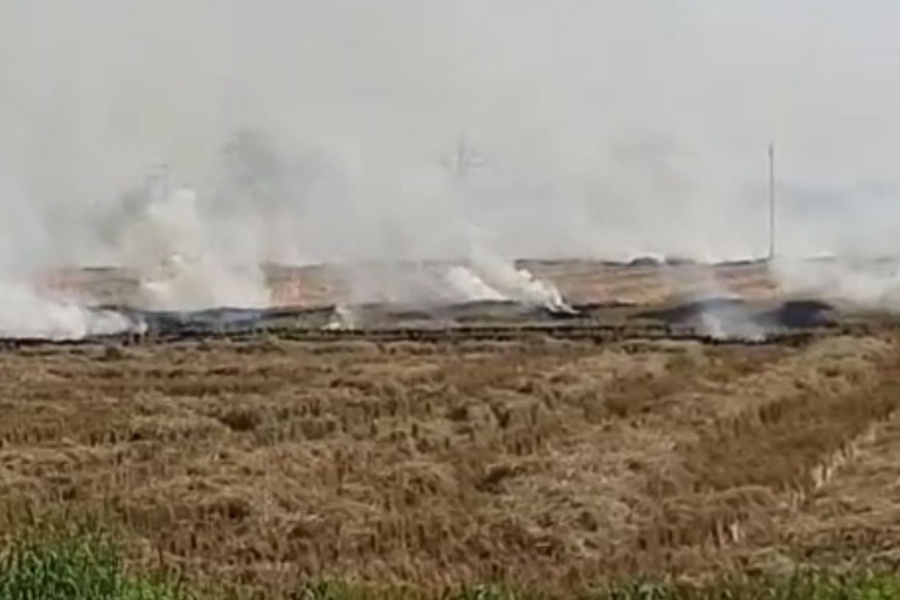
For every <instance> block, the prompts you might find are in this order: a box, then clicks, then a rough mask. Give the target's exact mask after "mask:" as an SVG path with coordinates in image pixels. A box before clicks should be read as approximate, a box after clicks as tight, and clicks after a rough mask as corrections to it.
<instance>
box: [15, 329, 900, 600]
mask: <svg viewBox="0 0 900 600" xmlns="http://www.w3.org/2000/svg"><path fill="white" fill-rule="evenodd" d="M898 344H900V340H898V339H895V338H893V337H890V336H888V334H885V335H884V336H881V337H835V338H820V339H818V340H816V341H813V342H811V344H810V345H807V346H803V347H789V346H783V347H776V346H759V347H745V348H741V347H712V346H710V347H706V346H701V345H699V344H696V343H691V342H684V343H674V342H658V343H651V342H642V343H628V344H617V345H608V346H599V347H598V346H596V345H593V344H589V343H583V344H582V343H575V342H550V341H537V340H530V341H529V340H522V341H519V342H508V343H502V344H500V343H495V344H492V343H484V342H481V343H477V344H476V343H455V344H451V343H447V344H422V345H418V344H415V343H402V344H400V343H398V344H377V345H376V344H367V343H355V344H338V343H334V344H319V345H304V344H300V343H290V342H271V341H270V342H259V343H246V344H236V343H231V344H229V343H216V344H211V343H205V344H199V345H181V346H159V347H154V346H147V347H129V348H121V349H116V350H110V349H105V348H102V347H97V348H87V349H82V350H72V351H66V352H64V351H61V350H59V351H37V350H35V351H31V352H30V353H21V354H12V353H7V354H2V355H0V407H2V410H3V419H0V515H5V518H7V519H9V520H19V519H21V518H22V516H23V515H24V514H25V513H26V512H27V513H30V514H37V515H43V514H46V515H52V514H59V513H60V512H63V513H66V514H68V515H92V516H99V517H101V518H103V519H104V520H105V521H106V522H108V523H112V524H114V525H115V526H116V527H118V528H120V529H121V530H122V531H123V532H124V534H125V536H126V539H128V540H130V550H131V552H132V553H133V556H134V557H135V558H136V559H137V560H139V561H144V562H149V563H154V564H155V563H158V562H160V561H162V562H163V563H165V564H166V565H169V566H173V567H176V568H183V569H185V570H187V571H188V572H190V573H191V574H192V577H195V578H198V579H207V580H211V581H225V582H228V583H230V584H234V585H241V586H249V587H261V588H264V589H266V590H268V592H269V593H270V594H275V595H277V594H278V593H279V591H283V590H288V589H291V588H293V587H294V586H295V584H296V582H297V581H299V580H301V579H302V578H303V577H305V576H316V577H321V576H329V575H330V576H342V577H358V578H363V579H366V580H372V581H377V582H382V583H386V582H393V581H407V582H413V583H415V584H419V585H422V586H425V587H427V588H429V589H438V588H444V587H446V586H450V585H454V584H458V583H462V582H471V581H478V580H486V579H489V580H492V581H496V582H512V583H515V585H516V586H523V585H524V586H529V585H530V586H534V587H536V588H538V589H552V590H553V591H554V592H560V591H564V590H567V589H578V588H579V587H582V586H584V585H586V583H587V582H594V581H596V580H597V579H603V578H609V577H619V576H627V575H632V574H635V573H644V572H648V571H653V572H657V573H663V572H675V573H680V574H683V575H686V576H688V575H699V576H703V575H708V574H715V573H717V572H720V571H722V570H727V569H731V568H734V567H741V568H746V567H748V566H764V567H771V566H773V565H775V566H777V565H784V564H795V563H796V562H798V561H809V560H817V559H818V558H819V557H826V558H829V559H830V558H833V557H834V556H836V555H838V556H840V557H842V559H845V560H846V559H847V558H848V554H847V553H846V552H844V553H841V549H842V548H844V547H852V548H853V552H854V553H855V554H854V555H853V556H852V558H854V560H862V559H865V558H871V559H872V560H876V559H877V560H881V561H886V560H889V559H891V558H892V557H894V556H895V555H896V551H895V548H900V546H898V545H897V544H898V542H900V531H898V530H897V529H896V527H894V525H893V523H895V522H896V517H897V516H898V515H897V509H896V508H895V504H894V503H893V502H892V499H895V498H896V497H897V494H898V493H900V492H898V491H897V490H898V488H897V485H896V480H897V475H898V470H900V467H897V466H896V461H895V460H892V458H891V456H896V454H893V455H892V454H891V452H894V453H895V452H896V450H897V446H898V443H900V427H898V425H897V424H896V423H895V422H894V421H893V414H894V411H895V408H896V407H897V404H898V403H900V353H898ZM867 523H868V525H867V527H868V531H870V532H875V533H871V536H872V539H875V540H877V544H876V545H874V546H872V545H871V540H869V538H865V539H863V538H862V537H860V536H863V534H861V533H853V534H852V535H851V534H848V533H847V532H848V531H852V532H859V531H866V530H867V529H866V524H867ZM860 527H862V529H860ZM876 530H877V531H876ZM842 536H843V537H842ZM853 536H857V537H856V538H854V539H850V538H853ZM866 544H870V545H869V546H867V545H866ZM867 548H871V550H868V549H867ZM860 553H862V554H863V556H859V554H860Z"/></svg>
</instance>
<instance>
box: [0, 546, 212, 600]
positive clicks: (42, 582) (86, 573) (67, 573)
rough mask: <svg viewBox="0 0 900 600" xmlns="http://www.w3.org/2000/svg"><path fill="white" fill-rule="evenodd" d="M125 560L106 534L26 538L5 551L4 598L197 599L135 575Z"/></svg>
mask: <svg viewBox="0 0 900 600" xmlns="http://www.w3.org/2000/svg"><path fill="white" fill-rule="evenodd" d="M121 556H122V555H121V553H120V552H119V548H118V547H117V546H116V545H115V544H114V543H113V542H112V541H111V540H110V539H109V538H108V537H107V536H105V535H103V534H98V533H91V532H78V533H70V532H53V533H46V532H44V533H32V532H29V533H26V534H23V535H21V536H19V537H16V538H15V539H13V540H12V541H11V542H10V543H9V544H8V545H7V546H6V547H5V548H4V549H3V550H2V552H0V600H188V599H191V598H195V596H193V595H191V594H189V593H188V592H187V590H185V589H183V588H182V587H181V586H179V585H176V584H175V583H174V582H172V581H167V580H165V579H164V578H156V577H149V576H139V575H134V574H131V573H129V572H128V570H127V569H126V567H125V565H124V563H123V560H122V558H121Z"/></svg>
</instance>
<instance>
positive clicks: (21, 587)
mask: <svg viewBox="0 0 900 600" xmlns="http://www.w3.org/2000/svg"><path fill="white" fill-rule="evenodd" d="M223 583H226V585H227V582H223ZM241 596H242V594H241V593H240V590H239V589H235V590H232V591H231V593H229V594H228V595H227V597H229V598H232V597H241ZM203 597H204V598H209V599H211V600H212V599H214V598H217V597H220V596H217V595H216V594H204V595H203ZM252 597H253V598H266V597H268V596H266V595H260V593H259V591H258V590H257V592H256V593H255V594H253V595H252ZM288 597H289V598H291V599H292V600H369V599H371V600H393V599H400V598H403V599H406V598H415V599H420V598H428V597H431V598H433V597H434V596H428V595H424V594H422V593H420V592H418V591H416V590H415V588H413V587H409V588H400V587H393V588H391V587H389V588H383V587H380V588H373V587H369V586H363V585H358V584H355V583H352V582H340V581H337V582H328V581H324V582H318V583H310V584H307V585H304V586H300V587H299V588H298V589H297V590H296V591H295V592H294V593H293V594H291V595H290V596H288ZM199 598H200V596H199V595H197V594H194V593H192V592H191V591H189V590H188V589H187V588H185V587H184V586H182V585H180V584H178V583H177V582H175V581H173V580H172V579H171V578H167V577H163V576H151V575H146V574H139V573H134V572H132V571H130V570H129V569H128V568H127V566H126V565H125V563H124V561H123V559H122V553H121V552H120V549H119V547H118V546H117V545H116V544H115V543H114V542H113V541H112V540H111V539H110V538H109V537H108V536H106V535H104V534H99V533H95V532H93V531H91V530H83V529H82V530H78V531H76V532H74V533H73V532H52V533H46V532H41V533H34V532H28V533H25V534H22V535H19V536H17V537H14V538H12V539H11V540H10V541H9V542H8V543H7V544H6V545H5V546H3V549H2V550H0V600H196V599H199ZM557 598H558V599H559V600H894V599H897V600H900V575H898V574H893V573H875V572H868V571H863V572H856V573H852V574H834V573H826V572H804V573H797V574H795V575H793V576H734V577H728V578H724V579H720V580H719V581H717V582H714V583H710V584H708V585H704V586H691V585H685V584H677V583H654V582H650V581H632V582H625V583H621V584H616V585H608V586H604V587H598V588H596V589H594V590H588V591H585V593H583V594H579V595H576V596H565V595H554V594H550V595H547V594H537V593H529V592H527V591H526V592H523V591H516V590H512V589H508V588H503V587H495V586H489V585H473V586H468V587H464V588H459V589H456V590H452V591H448V592H447V593H445V594H443V595H442V596H441V599H442V600H544V599H546V600H551V599H557Z"/></svg>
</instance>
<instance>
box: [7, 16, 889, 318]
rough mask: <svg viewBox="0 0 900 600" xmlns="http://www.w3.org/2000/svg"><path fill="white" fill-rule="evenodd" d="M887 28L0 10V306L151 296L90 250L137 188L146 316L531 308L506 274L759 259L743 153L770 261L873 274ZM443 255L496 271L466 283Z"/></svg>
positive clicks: (758, 231)
mask: <svg viewBox="0 0 900 600" xmlns="http://www.w3.org/2000/svg"><path fill="white" fill-rule="evenodd" d="M898 18H900V6H898V5H896V3H890V2H886V1H884V0H863V1H862V2H855V3H850V2H843V3H842V2H836V1H826V2H825V3H824V5H823V3H822V2H821V1H813V0H795V1H791V2H784V1H783V0H760V1H758V2H753V3H737V2H721V1H712V0H675V1H672V2H667V3H662V4H660V3H649V2H635V1H633V0H598V1H596V2H591V3H583V2H575V1H574V0H559V1H557V2H545V1H543V0H515V1H513V0H497V1H494V2H487V3H486V2H476V1H475V0H458V1H455V2H436V1H431V0H381V1H379V2H371V1H368V0H343V1H341V2H333V1H326V0H261V1H259V2H244V1H242V0H215V1H214V0H177V1H176V0H158V1H156V2H152V3H137V2H130V1H128V0H124V1H123V0H84V1H82V2H78V3H61V2H54V1H51V0H30V1H28V2H17V1H13V0H0V131H2V132H3V134H2V137H0V207H2V208H3V211H4V215H5V218H4V219H3V221H4V223H3V224H0V234H2V237H3V241H2V243H0V250H2V252H3V256H2V257H0V281H12V282H16V284H17V285H18V284H19V282H24V281H27V279H28V274H29V273H33V272H34V271H36V270H41V269H47V268H54V267H61V266H66V265H85V264H113V265H115V264H120V265H122V264H132V265H133V264H136V263H139V266H140V267H141V268H142V269H144V270H145V271H154V269H155V266H154V265H156V264H157V263H156V262H153V264H145V263H144V262H142V261H144V260H148V261H149V260H150V259H149V258H147V259H145V258H141V251H138V250H136V249H134V248H124V247H123V243H122V236H121V234H120V233H116V230H117V229H119V230H120V229H121V228H122V227H128V226H130V224H131V223H133V220H134V216H135V215H140V214H143V213H142V212H141V211H142V210H143V209H141V208H140V206H141V205H140V203H138V204H137V205H135V206H136V207H137V208H134V209H133V210H134V212H130V211H132V209H130V208H127V207H128V206H131V205H130V204H128V202H129V198H134V197H135V196H134V194H133V193H132V192H134V190H135V188H136V187H138V186H140V182H141V181H143V180H144V178H145V175H146V173H147V172H148V170H150V169H152V168H153V166H154V165H158V164H160V163H165V164H166V165H168V171H169V177H170V180H171V182H172V186H173V187H172V189H171V190H170V195H173V194H177V190H178V189H180V188H184V189H188V190H191V191H192V192H193V193H194V194H196V212H195V214H194V215H190V214H189V215H187V216H185V215H180V216H179V217H178V218H182V217H183V218H185V219H186V220H187V221H189V222H190V221H192V222H194V224H195V225H196V223H197V221H200V222H201V226H200V228H199V229H200V230H201V233H200V234H197V231H196V230H191V232H189V233H188V234H186V235H188V237H189V238H190V239H192V240H196V239H202V240H204V241H203V243H202V244H201V245H200V246H197V243H198V242H195V241H193V242H192V243H191V245H190V248H188V249H187V250H182V249H180V248H181V241H183V240H184V239H185V238H183V237H177V239H178V240H181V241H179V242H178V243H172V240H171V239H169V240H168V241H165V242H163V243H162V246H156V245H153V244H151V250H148V252H147V256H148V257H149V256H154V257H159V256H162V255H167V256H169V257H170V258H171V261H170V263H171V264H170V266H169V269H170V272H169V274H168V275H165V276H159V275H154V276H153V277H155V278H156V279H159V278H160V277H162V279H163V280H164V281H166V283H164V284H163V286H162V290H161V291H160V290H159V289H158V288H159V286H158V285H157V287H156V288H154V284H153V283H152V282H150V283H148V286H149V289H150V290H151V292H152V291H153V290H154V289H157V295H156V300H155V302H157V303H158V304H160V305H164V306H175V307H188V306H195V305H200V304H205V303H210V302H219V303H223V302H227V303H229V304H233V303H244V304H261V303H265V301H266V298H265V296H264V295H261V294H260V293H259V290H258V287H257V282H258V274H256V273H254V271H253V270H254V268H255V267H256V266H257V265H259V264H260V263H262V262H265V261H274V262H288V263H299V262H332V263H335V262H336V263H339V264H356V263H358V262H359V261H376V260H396V259H403V260H424V259H430V258H443V259H448V260H451V261H457V262H458V264H460V265H465V266H466V268H469V269H470V270H471V271H472V273H473V275H474V276H476V277H478V278H479V279H481V280H482V281H483V282H484V283H485V285H487V286H488V287H490V288H492V289H493V290H495V291H496V292H498V294H499V295H501V296H504V297H509V298H517V299H527V300H528V301H531V302H548V301H549V302H556V301H558V300H559V298H558V297H557V296H558V295H557V294H556V293H555V292H554V291H553V290H552V289H547V288H546V286H543V285H541V284H540V283H536V282H534V281H532V280H531V279H530V278H529V277H528V276H527V274H519V275H514V274H513V273H511V272H510V271H509V269H510V268H512V267H510V266H509V265H511V264H512V260H513V259H514V258H516V257H564V256H565V257H573V256H581V257H603V258H627V257H628V256H634V255H639V254H647V253H658V254H663V255H668V254H678V255H683V256H691V257H694V258H697V259H700V260H716V259H724V258H730V257H747V256H758V255H761V254H763V253H764V252H765V251H766V248H767V245H768V240H767V222H768V220H767V214H766V206H767V199H766V189H767V188H766V156H765V149H766V146H767V144H768V142H769V140H771V139H774V140H775V141H776V155H777V161H778V186H777V192H778V199H779V208H778V214H779V233H780V239H779V250H780V252H781V253H783V254H784V255H785V256H788V257H804V256H806V255H808V254H811V253H818V252H834V253H844V252H847V251H848V250H854V251H857V252H863V251H864V252H865V253H866V254H886V255H896V254H897V252H898V250H900V248H898V247H897V246H898V243H900V242H898V241H897V240H900V236H898V235H897V233H898V231H897V226H895V225H893V224H894V223H898V222H900V220H898V217H900V209H898V208H897V207H898V206H900V202H897V200H898V199H900V176H898V175H897V173H896V169H895V166H894V164H893V162H894V157H895V156H897V155H898V154H900V126H898V125H897V124H898V123H900V121H898V120H897V118H896V106H897V105H898V100H900V76H898V74H897V69H896V68H895V66H896V63H897V61H898V59H900V42H898V41H897V37H896V35H895V31H894V28H893V26H892V24H893V23H895V22H897V19H898ZM873 132H874V133H873ZM139 195H140V194H138V196H139ZM179 202H180V201H179ZM851 216H852V218H851ZM471 228H478V229H480V230H482V231H485V232H488V233H489V237H490V243H489V244H487V247H489V248H490V249H491V254H492V255H494V256H496V257H499V258H498V260H499V261H500V262H501V263H503V264H506V265H507V267H503V268H498V267H497V265H496V264H494V263H493V262H491V261H490V260H489V261H487V262H488V263H489V264H488V265H486V266H485V265H482V266H481V267H479V265H478V261H472V262H471V264H469V262H467V257H469V256H470V255H471V254H472V248H473V243H472V240H471V238H470V236H469V233H468V232H469V231H470V230H471ZM195 234H196V235H199V238H195V237H193V236H195ZM135 235H137V234H135ZM148 235H149V234H148ZM181 235H182V234H178V236H181ZM134 243H135V244H138V242H134ZM141 243H143V242H141ZM173 246H177V247H178V248H179V249H178V250H176V249H175V248H174V247H173ZM176 253H177V254H176ZM176 255H177V256H178V257H179V258H174V257H175V256H176ZM186 257H187V258H186ZM153 260H154V261H155V260H156V259H155V258H154V259H153ZM179 260H182V261H187V262H186V263H185V262H182V263H179V262H178V261H179ZM201 271H202V272H203V273H206V275H200V274H199V273H200V272H201ZM513 271H514V269H513ZM192 273H193V274H192ZM782 276H783V277H786V278H788V279H790V278H793V277H795V276H796V273H794V272H793V271H788V272H782ZM151 279H152V277H151ZM173 281H174V282H173ZM445 284H446V282H444V284H441V285H440V286H439V287H443V288H446V287H447V286H446V285H445ZM430 285H431V284H428V286H430ZM361 286H362V287H363V288H369V290H371V288H372V287H374V288H376V291H377V289H378V288H380V289H382V290H384V289H385V286H384V285H382V284H381V283H378V282H376V283H375V284H373V285H371V286H370V285H368V284H365V285H363V284H361ZM387 287H391V288H397V287H399V288H408V287H410V286H407V284H406V283H399V284H397V285H394V284H391V285H389V286H387ZM413 287H415V286H413ZM450 287H452V285H451V286H450ZM481 291H482V292H483V291H484V290H481ZM379 293H381V294H382V295H385V294H387V293H386V292H379ZM398 293H399V292H398ZM404 293H405V291H404ZM433 293H434V292H433V290H432V289H431V288H430V287H429V289H428V290H425V291H423V292H416V294H417V295H420V296H425V297H429V296H431V295H433ZM867 293H868V292H867ZM872 293H874V292H872ZM360 294H361V295H363V296H369V295H372V294H369V293H368V291H367V292H366V293H365V294H362V292H360ZM375 295H377V294H375ZM401 295H402V294H401Z"/></svg>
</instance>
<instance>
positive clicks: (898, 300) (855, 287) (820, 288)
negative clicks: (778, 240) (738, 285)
mask: <svg viewBox="0 0 900 600" xmlns="http://www.w3.org/2000/svg"><path fill="white" fill-rule="evenodd" d="M770 273H771V275H772V276H773V277H774V279H775V281H776V282H777V283H778V285H779V289H780V291H781V292H782V293H784V294H788V295H794V296H811V297H816V298H820V299H823V300H830V301H837V302H843V303H848V304H851V305H854V306H856V307H858V308H863V309H875V310H886V311H891V312H900V258H887V259H884V258H882V259H868V260H867V259H865V258H856V259H853V258H845V257H830V258H819V259H800V258H790V257H779V258H778V259H777V260H775V261H774V262H773V263H772V264H771V265H770Z"/></svg>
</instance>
